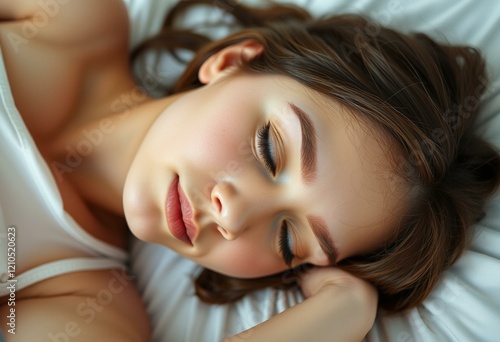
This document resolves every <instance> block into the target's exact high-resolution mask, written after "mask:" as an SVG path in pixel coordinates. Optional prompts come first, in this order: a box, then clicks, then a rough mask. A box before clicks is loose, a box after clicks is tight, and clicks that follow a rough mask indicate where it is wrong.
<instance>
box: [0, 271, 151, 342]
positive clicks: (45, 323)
mask: <svg viewBox="0 0 500 342" xmlns="http://www.w3.org/2000/svg"><path fill="white" fill-rule="evenodd" d="M41 285H42V286H36V285H34V287H32V288H28V289H26V290H28V292H27V293H24V294H23V295H22V296H21V297H20V298H17V299H16V302H15V306H10V307H9V306H7V305H4V306H0V315H1V316H2V317H8V316H9V315H11V316H12V311H11V310H12V309H14V322H15V325H14V328H15V334H12V331H11V332H10V333H9V332H8V329H12V326H9V325H4V324H2V327H1V329H3V330H4V335H5V337H6V341H12V342H15V341H72V342H77V341H97V340H99V341H101V340H102V341H124V342H126V341H130V342H136V341H137V342H147V341H150V339H151V337H150V336H151V335H150V327H149V323H148V318H147V314H146V311H145V309H144V306H143V304H142V301H141V298H140V296H139V293H138V291H137V289H136V287H135V284H134V282H133V278H131V277H130V276H129V275H127V274H126V273H124V272H123V271H121V270H105V271H87V272H77V273H72V274H68V275H66V276H61V277H57V278H52V279H49V281H46V282H43V284H41Z"/></svg>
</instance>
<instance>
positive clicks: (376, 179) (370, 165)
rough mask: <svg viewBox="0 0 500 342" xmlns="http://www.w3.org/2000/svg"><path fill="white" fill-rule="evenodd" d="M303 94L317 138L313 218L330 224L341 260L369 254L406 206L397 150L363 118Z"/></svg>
mask: <svg viewBox="0 0 500 342" xmlns="http://www.w3.org/2000/svg"><path fill="white" fill-rule="evenodd" d="M302 93H303V96H301V100H302V101H304V103H303V104H302V105H303V106H304V108H303V109H304V110H305V111H306V112H308V113H309V114H310V116H311V119H312V121H313V122H314V126H315V129H316V135H317V151H318V156H317V177H316V180H315V182H314V183H313V184H312V185H311V186H310V188H309V189H308V192H307V197H308V198H309V200H310V203H311V204H312V206H311V210H312V212H311V214H313V215H317V216H320V217H322V218H323V219H324V220H325V222H326V223H327V226H328V230H329V231H330V233H331V235H332V237H333V239H334V241H335V242H336V244H337V246H336V247H337V248H338V250H339V254H340V255H339V257H340V258H344V257H346V256H349V255H353V254H358V253H363V252H368V251H370V250H372V249H374V248H376V247H377V246H378V245H379V244H380V243H381V242H382V241H383V240H384V239H385V238H386V237H387V235H388V234H389V233H390V230H391V228H392V226H393V225H394V223H395V217H396V214H395V213H396V212H397V208H398V207H399V206H400V204H401V203H402V198H403V193H402V191H401V189H397V188H395V186H394V184H395V183H394V179H395V177H397V175H396V174H395V171H394V167H393V164H394V163H393V158H394V152H393V151H392V147H393V146H392V144H391V143H390V142H389V141H388V138H386V137H385V136H384V135H383V133H382V131H381V130H380V129H378V128H376V127H375V126H374V125H373V126H372V125H370V123H368V122H367V120H363V119H362V118H361V117H360V116H359V115H360V114H358V113H355V112H353V111H352V110H351V109H348V108H346V107H345V106H342V105H340V104H339V103H338V102H336V101H334V100H332V99H330V98H327V97H326V96H324V95H319V94H317V93H315V92H312V91H309V90H303V91H302Z"/></svg>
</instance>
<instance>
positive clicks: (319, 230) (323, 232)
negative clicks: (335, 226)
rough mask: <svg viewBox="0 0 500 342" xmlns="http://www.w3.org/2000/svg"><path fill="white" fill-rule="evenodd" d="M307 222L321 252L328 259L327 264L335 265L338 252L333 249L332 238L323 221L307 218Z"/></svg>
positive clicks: (312, 217)
mask: <svg viewBox="0 0 500 342" xmlns="http://www.w3.org/2000/svg"><path fill="white" fill-rule="evenodd" d="M307 221H308V222H309V225H310V226H311V229H312V231H313V233H314V235H315V236H316V239H317V240H318V242H319V245H320V247H321V249H322V250H323V252H324V253H325V254H326V256H327V257H328V263H329V265H330V266H335V265H337V256H338V254H339V253H338V251H337V249H336V248H335V245H334V243H333V240H332V237H331V236H330V233H329V232H328V229H327V227H326V224H325V221H323V219H321V218H319V217H317V216H307Z"/></svg>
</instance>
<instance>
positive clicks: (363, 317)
mask: <svg viewBox="0 0 500 342" xmlns="http://www.w3.org/2000/svg"><path fill="white" fill-rule="evenodd" d="M367 299H368V298H364V297H363V294H359V293H357V292H354V291H351V290H350V289H348V288H341V289H339V288H337V287H333V286H328V287H325V288H324V289H322V290H321V291H320V292H318V293H317V294H316V295H314V296H312V297H310V298H308V299H307V300H305V301H304V302H302V303H300V304H298V305H296V306H294V307H292V308H290V309H288V310H285V311H284V312H282V313H281V314H279V315H277V316H275V317H273V318H271V319H270V320H268V321H266V322H264V323H262V324H260V325H258V326H256V327H254V328H252V329H249V330H246V331H244V332H242V333H240V334H238V335H236V336H232V337H230V338H228V339H226V340H224V342H238V341H245V342H252V341H256V342H261V341H273V342H279V341H287V342H290V341H292V342H293V341H297V342H298V341H314V342H321V341H328V342H331V341H340V342H344V341H346V342H347V341H361V340H362V339H363V337H364V336H365V335H366V333H367V332H368V331H369V330H370V328H371V326H372V325H373V322H374V319H375V317H374V316H375V315H374V314H373V313H372V312H371V310H368V309H367V308H366V300H367ZM368 300H369V299H368Z"/></svg>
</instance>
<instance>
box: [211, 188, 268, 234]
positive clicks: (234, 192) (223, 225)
mask: <svg viewBox="0 0 500 342" xmlns="http://www.w3.org/2000/svg"><path fill="white" fill-rule="evenodd" d="M246 192H248V191H246ZM210 197H211V201H212V206H213V209H214V213H215V215H214V216H215V222H216V224H217V225H218V230H219V232H220V233H221V235H222V236H223V237H224V238H225V239H226V240H234V239H236V238H237V237H238V236H240V235H241V234H242V233H243V232H244V231H245V230H246V229H247V228H248V227H249V225H250V224H252V222H253V221H252V220H255V219H257V217H258V216H263V215H264V212H263V211H264V207H263V206H262V203H259V202H260V201H259V199H258V198H254V197H255V196H252V195H250V194H248V193H245V194H243V193H242V191H240V190H238V189H237V188H236V187H235V186H234V185H233V184H231V183H229V182H225V181H222V182H219V183H217V184H216V185H215V186H214V187H213V189H212V192H211V196H210Z"/></svg>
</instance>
